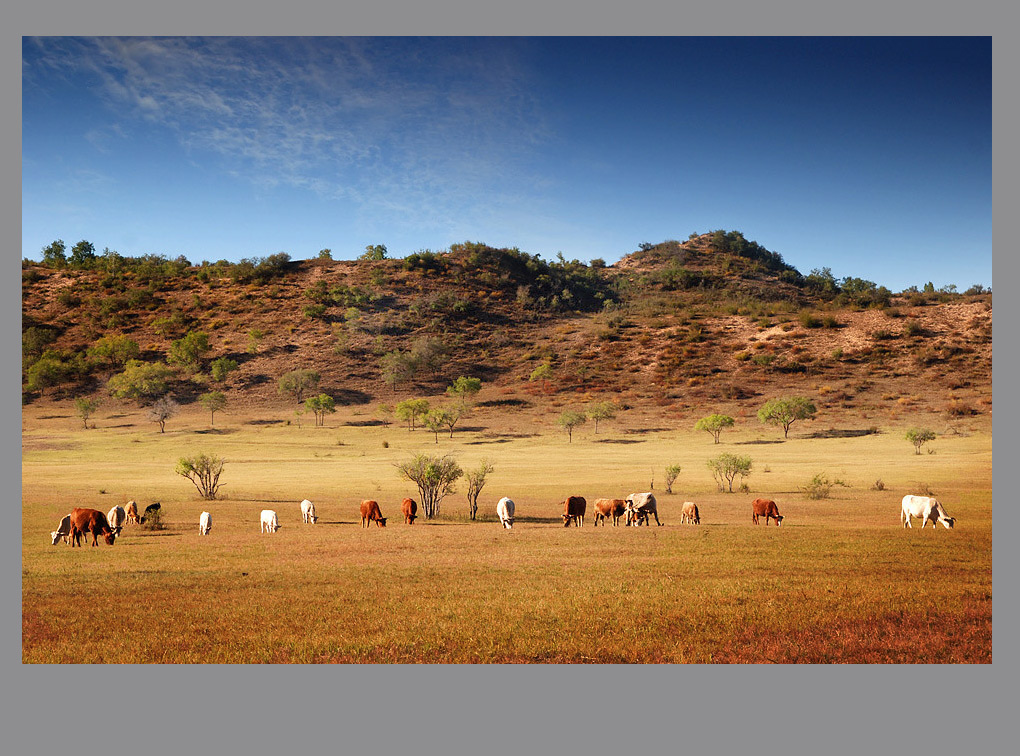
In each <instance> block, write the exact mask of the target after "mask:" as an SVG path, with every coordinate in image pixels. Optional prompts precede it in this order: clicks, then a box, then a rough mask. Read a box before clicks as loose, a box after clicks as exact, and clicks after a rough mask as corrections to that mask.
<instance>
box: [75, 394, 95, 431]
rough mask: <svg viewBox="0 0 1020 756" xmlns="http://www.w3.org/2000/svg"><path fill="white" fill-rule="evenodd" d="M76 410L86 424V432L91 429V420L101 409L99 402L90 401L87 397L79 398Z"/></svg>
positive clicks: (76, 402) (76, 400)
mask: <svg viewBox="0 0 1020 756" xmlns="http://www.w3.org/2000/svg"><path fill="white" fill-rule="evenodd" d="M74 409H75V410H76V411H77V413H78V417H80V418H81V419H82V422H83V423H85V428H86V430H87V429H88V427H89V418H90V417H92V415H94V414H95V412H96V410H97V409H99V400H98V399H90V398H89V397H87V396H79V397H78V398H77V399H75V400H74Z"/></svg>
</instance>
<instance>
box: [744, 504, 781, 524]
mask: <svg viewBox="0 0 1020 756" xmlns="http://www.w3.org/2000/svg"><path fill="white" fill-rule="evenodd" d="M759 517H764V518H765V526H766V527H768V524H769V520H770V519H773V518H774V519H775V521H776V527H777V528H778V527H779V526H780V525H782V524H783V516H782V515H781V514H779V508H778V507H777V506H776V503H775V502H774V501H772V500H771V499H755V500H754V501H752V502H751V522H753V523H754V524H755V525H757V524H758V518H759Z"/></svg>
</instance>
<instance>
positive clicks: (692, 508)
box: [680, 501, 701, 525]
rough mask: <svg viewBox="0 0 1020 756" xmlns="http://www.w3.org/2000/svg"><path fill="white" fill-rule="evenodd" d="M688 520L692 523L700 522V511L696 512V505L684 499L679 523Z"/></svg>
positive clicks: (698, 523)
mask: <svg viewBox="0 0 1020 756" xmlns="http://www.w3.org/2000/svg"><path fill="white" fill-rule="evenodd" d="M685 522H689V523H691V524H692V525H700V524H701V513H700V512H698V505H697V504H695V503H694V502H693V501H685V502H684V505H683V507H682V508H681V510H680V524H681V525H682V524H683V523H685Z"/></svg>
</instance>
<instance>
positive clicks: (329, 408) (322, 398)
mask: <svg viewBox="0 0 1020 756" xmlns="http://www.w3.org/2000/svg"><path fill="white" fill-rule="evenodd" d="M305 409H307V410H308V411H309V412H312V413H314V414H315V424H316V425H317V426H320V425H325V424H326V415H332V414H333V413H334V412H336V400H335V399H334V398H333V397H331V396H330V395H329V394H319V395H318V396H310V397H308V398H307V399H305Z"/></svg>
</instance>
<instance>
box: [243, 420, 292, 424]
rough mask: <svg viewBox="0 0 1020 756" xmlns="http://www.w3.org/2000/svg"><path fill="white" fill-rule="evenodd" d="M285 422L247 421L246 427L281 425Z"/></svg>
mask: <svg viewBox="0 0 1020 756" xmlns="http://www.w3.org/2000/svg"><path fill="white" fill-rule="evenodd" d="M282 422H283V420H246V421H245V423H244V424H245V425H279V424H280V423H282Z"/></svg>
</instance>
